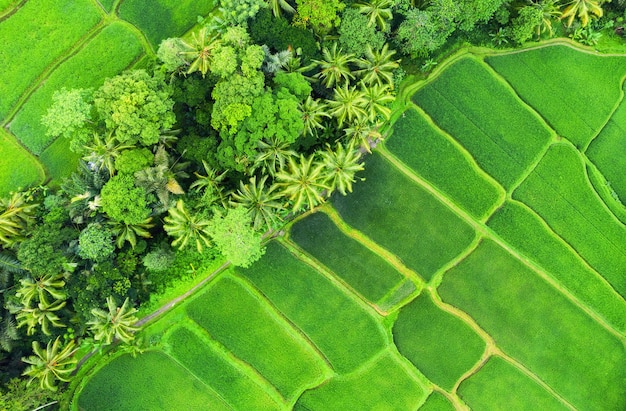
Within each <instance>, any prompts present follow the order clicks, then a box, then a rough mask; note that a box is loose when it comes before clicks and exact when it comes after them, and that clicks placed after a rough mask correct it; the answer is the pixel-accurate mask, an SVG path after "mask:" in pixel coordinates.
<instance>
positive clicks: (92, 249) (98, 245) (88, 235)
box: [78, 223, 115, 262]
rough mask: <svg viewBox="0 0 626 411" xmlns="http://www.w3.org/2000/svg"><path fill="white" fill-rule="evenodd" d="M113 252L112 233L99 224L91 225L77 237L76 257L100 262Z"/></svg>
mask: <svg viewBox="0 0 626 411" xmlns="http://www.w3.org/2000/svg"><path fill="white" fill-rule="evenodd" d="M113 251H115V245H114V244H113V233H112V232H111V230H110V229H109V228H107V227H105V226H102V225H101V224H100V223H91V224H89V225H88V226H87V227H86V228H85V229H83V231H81V233H80V236H79V237H78V255H79V256H80V257H82V258H84V259H87V260H92V261H94V262H101V261H104V260H106V259H107V258H109V257H111V255H112V254H113Z"/></svg>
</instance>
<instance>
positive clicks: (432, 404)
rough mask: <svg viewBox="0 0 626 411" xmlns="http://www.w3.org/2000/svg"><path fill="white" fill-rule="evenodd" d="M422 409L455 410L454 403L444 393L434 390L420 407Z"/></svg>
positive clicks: (428, 410) (421, 410) (427, 410)
mask: <svg viewBox="0 0 626 411" xmlns="http://www.w3.org/2000/svg"><path fill="white" fill-rule="evenodd" d="M419 409H420V411H454V410H455V408H454V405H452V403H450V401H448V399H447V398H446V397H444V395H443V394H440V393H438V392H437V391H433V392H432V394H430V395H429V396H428V398H427V399H426V402H425V403H424V405H422V406H421V407H420V408H419Z"/></svg>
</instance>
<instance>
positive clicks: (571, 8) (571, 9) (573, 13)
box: [561, 0, 604, 27]
mask: <svg viewBox="0 0 626 411" xmlns="http://www.w3.org/2000/svg"><path fill="white" fill-rule="evenodd" d="M603 2H604V1H603V0H571V1H570V2H569V3H567V7H565V8H564V9H563V12H562V13H561V20H563V19H567V27H571V26H572V23H573V22H574V19H575V18H576V17H578V19H579V20H580V24H581V25H582V26H583V27H586V26H587V24H589V21H590V20H591V19H592V18H593V17H602V15H603V14H604V12H603V10H602V6H601V5H602V3H603Z"/></svg>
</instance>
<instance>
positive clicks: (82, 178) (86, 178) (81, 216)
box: [61, 160, 109, 224]
mask: <svg viewBox="0 0 626 411" xmlns="http://www.w3.org/2000/svg"><path fill="white" fill-rule="evenodd" d="M108 178H109V175H108V173H106V172H103V171H102V170H96V169H92V168H91V167H89V164H87V163H86V162H85V161H83V160H81V161H80V162H79V164H78V169H77V170H76V171H75V172H73V173H72V175H71V177H70V178H69V179H67V180H66V181H65V182H64V183H63V184H62V185H61V188H62V190H63V191H64V192H65V193H66V194H67V195H68V197H70V199H71V200H70V204H69V205H68V210H69V215H70V218H71V219H72V222H74V223H76V224H83V223H84V222H85V220H86V219H87V218H89V217H91V216H93V215H94V214H95V213H96V211H97V210H98V208H99V207H100V190H102V186H104V184H105V183H106V182H107V179H108Z"/></svg>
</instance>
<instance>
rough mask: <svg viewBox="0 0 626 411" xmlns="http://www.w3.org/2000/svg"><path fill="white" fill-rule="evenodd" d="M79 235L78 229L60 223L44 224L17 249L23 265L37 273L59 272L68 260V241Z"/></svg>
mask: <svg viewBox="0 0 626 411" xmlns="http://www.w3.org/2000/svg"><path fill="white" fill-rule="evenodd" d="M77 237H78V231H75V230H73V229H71V228H63V227H62V226H61V224H59V223H50V224H42V225H40V226H38V227H36V228H35V229H34V230H33V232H32V233H31V235H30V237H29V238H28V239H26V240H24V241H23V242H22V243H21V244H20V246H19V249H18V251H17V258H18V259H19V260H20V262H21V263H22V266H23V267H24V268H25V269H27V270H29V271H31V272H32V273H33V274H35V275H43V274H47V273H51V274H57V273H59V272H61V271H62V270H63V264H64V263H65V262H67V258H66V257H65V255H64V250H66V249H67V243H68V242H69V241H70V240H72V239H76V238H77Z"/></svg>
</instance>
